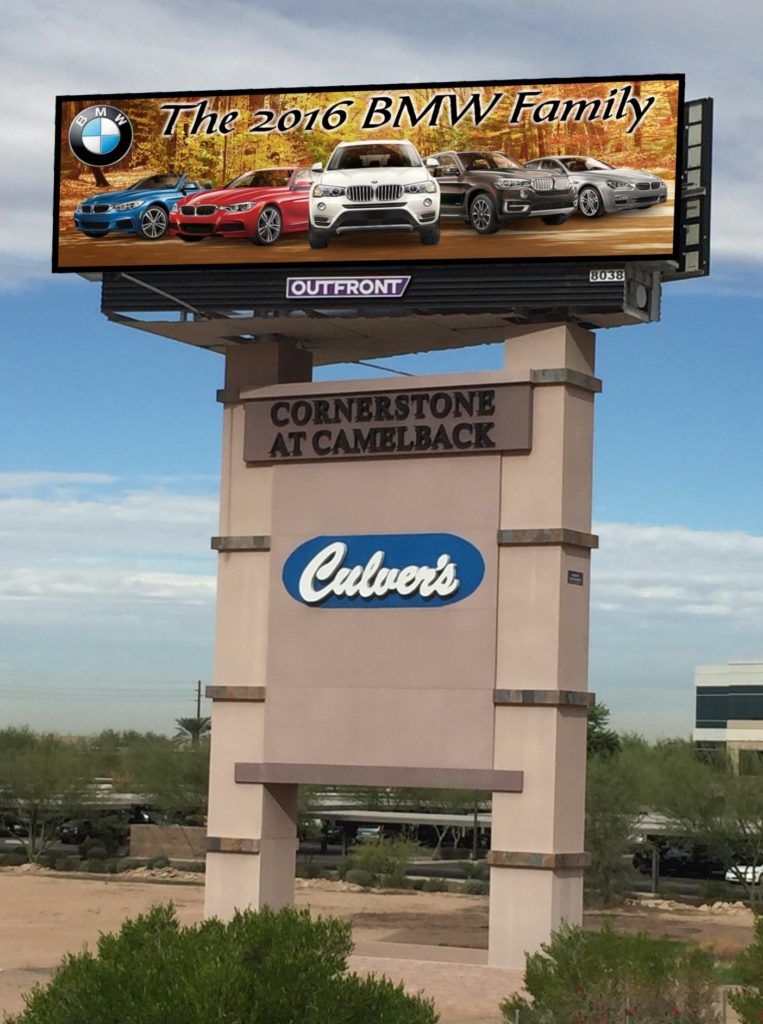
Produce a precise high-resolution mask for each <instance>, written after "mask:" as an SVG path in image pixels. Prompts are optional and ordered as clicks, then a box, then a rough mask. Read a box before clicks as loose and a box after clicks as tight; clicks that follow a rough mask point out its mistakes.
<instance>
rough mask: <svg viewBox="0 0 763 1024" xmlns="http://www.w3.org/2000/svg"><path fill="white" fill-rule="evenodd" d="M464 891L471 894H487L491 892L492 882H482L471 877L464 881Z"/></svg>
mask: <svg viewBox="0 0 763 1024" xmlns="http://www.w3.org/2000/svg"><path fill="white" fill-rule="evenodd" d="M463 892H465V893H468V895H469V896H487V895H488V893H489V892H490V882H481V881H480V880H479V879H478V878H470V879H469V881H468V882H465V883H464V888H463Z"/></svg>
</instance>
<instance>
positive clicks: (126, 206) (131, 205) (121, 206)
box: [109, 199, 145, 213]
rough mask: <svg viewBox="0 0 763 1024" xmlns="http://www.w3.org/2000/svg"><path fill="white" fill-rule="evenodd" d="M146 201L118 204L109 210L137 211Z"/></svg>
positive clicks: (135, 200) (138, 200) (134, 200)
mask: <svg viewBox="0 0 763 1024" xmlns="http://www.w3.org/2000/svg"><path fill="white" fill-rule="evenodd" d="M144 203H145V199H132V200H131V201H130V202H129V203H116V205H114V206H110V207H109V210H110V211H111V210H119V211H120V213H121V212H122V210H137V208H138V207H139V206H143V204H144Z"/></svg>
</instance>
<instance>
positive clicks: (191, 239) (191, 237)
mask: <svg viewBox="0 0 763 1024" xmlns="http://www.w3.org/2000/svg"><path fill="white" fill-rule="evenodd" d="M177 237H178V238H182V239H183V241H184V242H201V241H203V239H204V238H205V237H206V236H205V235H178V236H177Z"/></svg>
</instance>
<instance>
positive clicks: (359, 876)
mask: <svg viewBox="0 0 763 1024" xmlns="http://www.w3.org/2000/svg"><path fill="white" fill-rule="evenodd" d="M344 880H345V882H352V884H353V885H362V886H363V887H364V888H365V889H370V888H371V886H372V885H374V884H375V882H376V875H374V874H372V873H371V872H370V871H363V869H362V868H350V870H349V871H347V872H346V874H345V876H344Z"/></svg>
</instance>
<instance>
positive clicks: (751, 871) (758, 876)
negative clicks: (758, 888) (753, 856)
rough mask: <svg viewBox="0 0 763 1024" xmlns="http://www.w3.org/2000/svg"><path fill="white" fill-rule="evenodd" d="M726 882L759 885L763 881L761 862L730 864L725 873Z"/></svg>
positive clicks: (762, 865)
mask: <svg viewBox="0 0 763 1024" xmlns="http://www.w3.org/2000/svg"><path fill="white" fill-rule="evenodd" d="M725 878H726V881H727V882H734V883H736V884H737V885H741V884H742V883H743V882H745V883H746V884H747V885H760V883H761V882H763V864H732V865H731V867H730V868H729V869H728V870H727V872H726V875H725Z"/></svg>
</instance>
